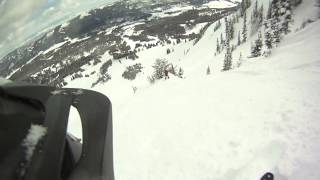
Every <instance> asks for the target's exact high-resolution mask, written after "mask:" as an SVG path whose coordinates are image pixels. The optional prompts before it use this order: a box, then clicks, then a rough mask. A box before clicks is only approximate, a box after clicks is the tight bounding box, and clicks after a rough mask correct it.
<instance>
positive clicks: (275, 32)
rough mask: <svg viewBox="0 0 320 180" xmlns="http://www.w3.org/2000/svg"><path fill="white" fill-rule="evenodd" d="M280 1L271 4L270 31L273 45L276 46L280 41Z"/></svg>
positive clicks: (273, 0)
mask: <svg viewBox="0 0 320 180" xmlns="http://www.w3.org/2000/svg"><path fill="white" fill-rule="evenodd" d="M280 9H281V3H280V0H272V2H271V19H270V23H271V30H272V36H273V41H274V44H278V43H280V41H281V27H280V17H281V14H280Z"/></svg>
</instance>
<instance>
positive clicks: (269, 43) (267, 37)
mask: <svg viewBox="0 0 320 180" xmlns="http://www.w3.org/2000/svg"><path fill="white" fill-rule="evenodd" d="M264 43H265V45H266V47H267V48H268V50H271V49H272V47H273V36H272V32H271V28H270V27H269V25H268V22H265V32H264Z"/></svg>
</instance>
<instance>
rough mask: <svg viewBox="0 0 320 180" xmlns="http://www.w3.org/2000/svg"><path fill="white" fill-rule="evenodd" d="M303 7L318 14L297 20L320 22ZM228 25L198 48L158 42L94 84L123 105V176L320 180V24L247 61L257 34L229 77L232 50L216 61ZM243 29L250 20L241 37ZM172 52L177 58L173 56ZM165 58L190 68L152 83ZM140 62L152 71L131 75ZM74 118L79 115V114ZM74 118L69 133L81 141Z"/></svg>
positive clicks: (82, 84)
mask: <svg viewBox="0 0 320 180" xmlns="http://www.w3.org/2000/svg"><path fill="white" fill-rule="evenodd" d="M263 2H264V4H265V5H266V4H268V1H263ZM265 7H266V6H265ZM301 7H304V8H309V9H310V11H313V13H311V12H310V11H307V10H304V11H302V10H301V9H300V8H298V9H297V11H295V14H294V17H295V18H296V17H304V18H312V19H313V20H316V19H315V18H314V17H313V16H311V15H310V16H309V14H312V15H314V13H315V10H316V9H315V8H313V2H311V1H307V0H304V1H303V3H302V5H301ZM265 9H267V8H265ZM249 15H250V14H248V17H249ZM301 22H302V20H298V21H296V23H299V24H298V25H297V24H294V25H293V27H300V23H301ZM221 23H222V26H221V28H220V29H219V30H217V31H216V32H214V25H215V24H213V25H211V26H210V27H209V28H208V29H207V31H206V32H205V34H204V36H203V37H202V39H201V40H200V41H199V42H198V43H197V44H196V45H193V42H181V43H180V44H176V45H165V46H163V47H162V46H158V47H154V48H151V49H148V50H144V51H141V52H139V53H138V56H139V58H138V59H137V60H135V61H128V60H122V61H113V65H112V66H111V67H110V69H109V70H108V73H109V74H110V75H111V76H112V79H111V80H110V81H108V82H107V83H105V84H100V85H97V86H96V87H95V88H93V90H96V91H99V92H102V93H104V94H105V95H107V96H108V97H109V98H110V99H111V102H112V104H113V125H114V126H113V129H114V132H113V133H114V164H115V176H116V177H115V178H116V179H118V180H131V179H132V180H136V179H139V180H180V179H183V180H207V179H212V180H227V179H228V180H232V179H236V180H258V179H260V177H261V176H262V175H263V174H264V173H265V172H267V171H271V172H273V173H274V174H275V179H276V180H301V179H307V180H318V179H319V177H320V171H319V168H320V165H319V162H320V154H319V152H320V122H319V119H320V114H319V112H320V106H319V104H320V93H319V92H320V52H319V50H318V48H319V47H318V46H319V41H320V34H319V32H320V21H319V20H317V21H315V22H314V23H312V24H309V25H308V26H307V27H306V28H305V29H302V30H299V31H293V32H292V33H290V34H289V35H287V36H285V38H284V40H283V41H282V42H281V43H280V44H279V46H278V47H277V48H275V49H274V50H273V52H272V55H271V56H269V57H267V58H265V57H259V58H247V57H248V56H249V55H250V44H251V42H252V41H254V40H255V38H256V35H254V36H252V37H249V38H248V43H245V44H243V45H241V46H239V47H238V48H237V49H236V50H235V51H234V52H233V64H237V63H238V58H239V54H240V52H241V53H242V56H243V60H242V64H241V66H240V67H239V68H236V67H235V68H234V69H233V70H231V71H228V72H221V69H222V64H223V58H224V53H221V54H220V55H217V56H214V52H215V47H216V46H215V42H216V39H217V37H219V38H220V33H221V32H224V28H225V24H224V20H222V21H221ZM241 24H242V19H241V18H240V23H239V24H236V25H235V29H236V31H235V32H236V34H237V31H238V30H239V29H241V27H242V25H241ZM248 29H250V27H248ZM248 34H249V32H248ZM235 43H236V39H235V40H234V41H232V42H231V44H235ZM167 48H170V49H174V52H172V53H170V54H169V55H167V54H166V49H167ZM103 58H104V59H103V61H106V60H107V59H109V58H110V56H109V55H108V54H107V53H106V55H105V57H103ZM156 58H166V59H167V60H168V61H169V62H170V63H173V64H174V65H177V66H179V67H182V68H183V70H184V72H185V74H184V78H183V79H180V78H176V77H174V76H170V79H169V80H160V81H158V82H156V83H155V84H153V85H151V84H150V83H149V82H148V81H147V77H148V76H149V75H151V73H152V71H153V70H152V67H151V66H152V64H153V63H154V61H155V59H156ZM135 63H141V64H142V66H143V67H144V69H143V73H140V74H138V75H137V78H136V79H135V80H133V81H129V80H125V79H123V78H122V76H121V75H122V73H123V71H124V70H125V67H126V66H129V65H133V64H135ZM208 66H209V67H210V69H211V74H210V75H206V68H207V67H208ZM98 69H99V67H98V66H95V67H92V66H87V67H86V68H85V71H86V72H90V71H93V70H96V71H97V72H98V71H99V70H98ZM96 77H97V75H94V76H90V77H88V78H82V79H76V80H74V81H68V83H69V84H68V85H67V87H78V88H91V83H92V82H94V81H95V78H96ZM133 87H136V88H137V91H136V92H135V93H134V92H133V90H132V89H133ZM73 112H74V113H72V114H74V115H71V119H72V118H73V119H77V118H79V117H78V115H77V113H76V111H75V110H73ZM74 122H75V121H72V124H71V125H70V126H69V127H68V129H70V131H72V132H73V133H74V134H75V135H77V136H78V137H80V138H81V126H79V124H76V123H74Z"/></svg>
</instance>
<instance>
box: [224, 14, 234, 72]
mask: <svg viewBox="0 0 320 180" xmlns="http://www.w3.org/2000/svg"><path fill="white" fill-rule="evenodd" d="M225 22H226V23H225V24H226V32H225V33H226V41H225V47H226V54H225V58H224V64H223V69H222V70H223V71H228V70H230V69H231V67H232V51H231V48H230V26H229V23H227V22H228V19H227V18H225Z"/></svg>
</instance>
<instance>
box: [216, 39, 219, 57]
mask: <svg viewBox="0 0 320 180" xmlns="http://www.w3.org/2000/svg"><path fill="white" fill-rule="evenodd" d="M216 52H217V54H219V53H220V44H219V38H217V48H216Z"/></svg>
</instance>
